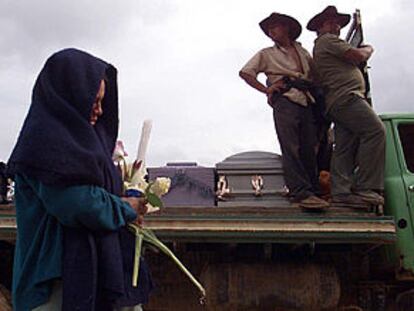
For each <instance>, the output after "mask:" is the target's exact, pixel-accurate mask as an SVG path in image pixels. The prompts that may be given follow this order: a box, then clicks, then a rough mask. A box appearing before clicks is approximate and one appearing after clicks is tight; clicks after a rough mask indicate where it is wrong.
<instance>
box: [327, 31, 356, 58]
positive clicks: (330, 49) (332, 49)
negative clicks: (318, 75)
mask: <svg viewBox="0 0 414 311" xmlns="http://www.w3.org/2000/svg"><path fill="white" fill-rule="evenodd" d="M351 48H352V45H350V44H349V43H347V42H345V41H344V40H342V39H340V38H338V37H337V36H335V35H326V37H325V38H324V49H325V51H326V52H327V53H329V54H332V55H335V56H337V57H343V55H344V53H345V52H346V51H348V50H349V49H351Z"/></svg>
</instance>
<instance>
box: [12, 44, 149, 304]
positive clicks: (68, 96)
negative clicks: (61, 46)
mask: <svg viewBox="0 0 414 311" xmlns="http://www.w3.org/2000/svg"><path fill="white" fill-rule="evenodd" d="M116 74H117V72H116V69H115V67H113V66H112V65H110V64H108V63H106V62H105V61H103V60H101V59H99V58H96V57H95V56H92V55H90V54H88V53H85V52H83V51H80V50H76V49H65V50H62V51H60V52H57V53H55V54H53V55H52V56H51V57H50V58H49V59H48V60H47V61H46V64H45V65H44V67H43V69H42V71H41V72H40V74H39V76H38V78H37V80H36V83H35V86H34V89H33V95H32V104H31V106H30V109H29V112H28V115H27V117H26V120H25V122H24V125H23V128H22V130H21V132H20V136H19V138H18V141H17V143H16V146H15V148H14V150H13V152H12V155H11V157H10V159H9V164H8V167H9V174H11V175H14V174H18V173H21V174H25V175H28V176H30V177H32V178H36V179H38V180H40V181H41V182H43V183H45V184H49V185H54V186H59V185H60V186H71V185H82V184H84V185H96V186H100V187H103V188H104V189H106V190H107V191H109V192H111V193H113V194H117V195H120V194H121V180H120V176H119V174H118V172H117V170H116V168H115V166H114V164H113V162H112V152H113V149H114V147H115V142H116V138H117V134H118V94H117V82H116ZM102 79H104V80H105V81H106V83H105V84H106V88H105V96H104V98H103V101H102V109H103V115H102V116H100V117H99V118H98V120H97V122H96V124H95V125H94V126H92V125H91V124H90V116H91V112H92V106H93V104H94V102H95V99H96V95H97V93H98V90H99V87H100V83H101V81H102ZM63 250H64V253H63V259H62V261H63V263H62V267H63V271H62V278H63V306H62V310H64V311H72V310H78V311H90V310H100V311H106V310H110V311H112V310H113V306H114V305H122V306H131V305H136V304H138V303H145V302H146V301H147V299H148V294H149V291H150V290H151V288H152V283H151V280H150V276H149V270H148V268H147V266H146V264H145V262H143V265H142V267H141V271H140V280H141V281H140V284H139V286H138V287H137V288H132V282H131V280H132V271H130V270H131V268H130V267H131V266H132V258H133V256H134V254H133V252H134V237H133V235H132V234H130V233H128V232H127V230H126V229H122V230H120V231H115V232H91V231H89V230H87V229H82V228H69V227H64V239H63ZM141 276H142V279H141Z"/></svg>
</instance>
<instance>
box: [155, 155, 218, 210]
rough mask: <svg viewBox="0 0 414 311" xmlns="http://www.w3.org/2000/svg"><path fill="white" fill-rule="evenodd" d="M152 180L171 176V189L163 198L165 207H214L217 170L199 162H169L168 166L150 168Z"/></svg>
mask: <svg viewBox="0 0 414 311" xmlns="http://www.w3.org/2000/svg"><path fill="white" fill-rule="evenodd" d="M148 177H149V179H150V180H153V179H155V178H156V177H169V178H171V187H170V191H169V192H168V193H167V194H166V195H165V196H163V197H162V198H161V199H162V201H163V204H164V206H165V207H210V206H211V207H214V206H215V200H216V197H215V189H214V186H215V178H216V177H215V170H214V168H213V167H203V166H198V165H197V163H193V162H189V163H188V162H185V163H167V165H166V166H162V167H152V168H148Z"/></svg>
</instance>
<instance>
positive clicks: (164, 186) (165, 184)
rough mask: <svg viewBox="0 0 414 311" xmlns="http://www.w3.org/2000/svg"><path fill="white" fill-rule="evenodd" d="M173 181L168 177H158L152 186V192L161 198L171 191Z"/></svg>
mask: <svg viewBox="0 0 414 311" xmlns="http://www.w3.org/2000/svg"><path fill="white" fill-rule="evenodd" d="M170 186H171V179H169V178H168V177H158V178H157V179H155V181H154V183H153V184H152V186H151V192H152V193H154V194H155V195H156V196H158V197H160V196H162V195H164V194H166V193H167V192H168V190H170Z"/></svg>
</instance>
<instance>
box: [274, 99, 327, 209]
mask: <svg viewBox="0 0 414 311" xmlns="http://www.w3.org/2000/svg"><path fill="white" fill-rule="evenodd" d="M272 107H273V117H274V121H275V128H276V134H277V137H278V139H279V144H280V148H281V150H282V163H283V170H284V178H285V183H286V185H287V187H288V188H289V193H290V196H291V197H292V200H293V201H300V200H302V199H305V198H307V197H308V196H310V195H313V194H315V193H318V192H319V178H318V170H317V160H316V158H317V157H316V153H317V124H316V120H315V117H314V113H313V110H312V107H310V106H309V105H308V106H307V107H304V106H301V105H299V104H296V103H293V102H291V101H290V100H288V99H287V98H286V97H284V96H281V97H278V98H276V99H275V100H273V103H272Z"/></svg>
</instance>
